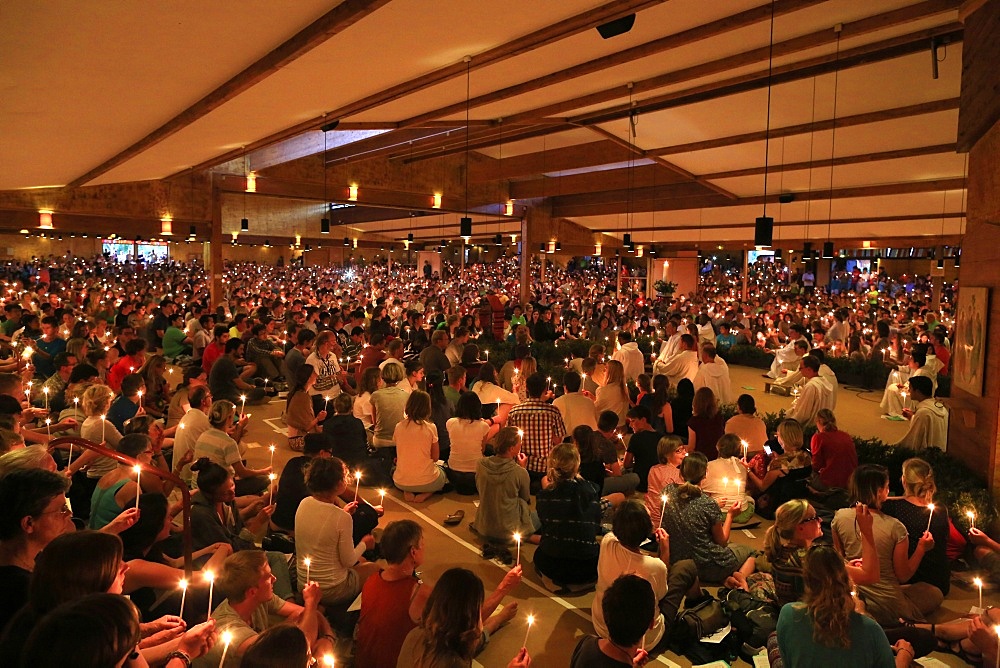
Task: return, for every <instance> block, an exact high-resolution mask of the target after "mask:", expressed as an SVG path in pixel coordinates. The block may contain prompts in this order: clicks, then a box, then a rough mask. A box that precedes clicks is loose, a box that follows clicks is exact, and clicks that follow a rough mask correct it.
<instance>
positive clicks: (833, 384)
mask: <svg viewBox="0 0 1000 668" xmlns="http://www.w3.org/2000/svg"><path fill="white" fill-rule="evenodd" d="M809 354H810V355H813V356H814V357H817V358H819V361H820V362H823V359H824V356H825V354H824V353H823V351H822V350H819V349H814V350H813V351H812V352H811V353H809ZM819 377H820V378H822V379H824V380H825V381H826V382H827V383H829V384H830V389H831V390H832V391H833V408H832V409H831V410H835V409H836V408H837V390H838V389H840V381H838V380H837V374H835V373H834V372H833V369H831V368H830V367H829V366H828V365H827V364H825V363H822V364H820V365H819ZM805 381H806V378H805V376H803V375H802V372H801V371H799V370H798V369H796V370H795V371H791V372H789V373H788V375H787V376H785V377H784V378H778V379H776V380H775V381H774V385H775V387H788V388H792V387H795V386H796V385H801V384H803V383H805Z"/></svg>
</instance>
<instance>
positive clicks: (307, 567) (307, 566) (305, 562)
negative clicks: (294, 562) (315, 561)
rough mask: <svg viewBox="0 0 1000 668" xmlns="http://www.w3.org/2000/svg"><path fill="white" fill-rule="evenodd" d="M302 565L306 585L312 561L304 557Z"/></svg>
mask: <svg viewBox="0 0 1000 668" xmlns="http://www.w3.org/2000/svg"><path fill="white" fill-rule="evenodd" d="M302 563H303V564H305V565H306V584H309V571H310V569H311V568H312V559H310V558H309V557H306V558H305V559H303V560H302Z"/></svg>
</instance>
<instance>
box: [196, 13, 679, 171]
mask: <svg viewBox="0 0 1000 668" xmlns="http://www.w3.org/2000/svg"><path fill="white" fill-rule="evenodd" d="M369 1H372V0H369ZM377 1H378V2H380V3H382V4H384V3H385V2H388V0H377ZM665 1H666V0H611V2H608V3H606V4H604V5H601V6H599V7H595V8H594V9H590V10H588V11H586V12H583V13H581V14H577V15H576V16H572V17H570V18H568V19H565V20H563V21H559V22H557V23H555V24H553V25H550V26H546V27H544V28H542V29H540V30H536V31H535V32H532V33H529V34H527V35H524V36H522V37H518V38H517V39H514V40H511V41H510V42H507V43H505V44H501V45H499V46H497V47H494V48H492V49H489V50H487V51H485V52H483V53H480V54H478V55H473V56H472V61H471V62H470V63H469V64H468V67H467V65H466V63H464V62H457V63H453V64H451V65H447V66H445V67H441V68H438V69H437V70H434V71H432V72H428V73H426V74H422V75H420V76H418V77H415V78H413V79H410V80H409V81H405V82H403V83H401V84H398V85H396V86H392V87H390V88H387V89H385V90H382V91H379V92H378V93H374V94H373V95H369V96H367V97H364V98H362V99H360V100H355V101H354V102H350V103H348V104H345V105H343V106H341V107H339V108H337V109H334V110H331V111H329V112H327V113H324V114H323V115H321V116H317V117H316V118H311V119H309V120H306V121H303V122H301V123H297V124H295V125H293V126H292V127H289V128H286V129H284V130H281V131H279V132H276V133H273V134H271V135H268V136H267V137H264V138H262V139H259V140H257V141H255V142H252V143H251V144H249V145H248V146H247V148H248V149H250V150H257V149H259V148H262V147H264V146H267V145H269V144H274V143H276V142H279V141H282V140H284V139H288V138H289V137H294V136H295V135H299V134H302V133H303V132H309V131H312V130H316V129H318V128H319V127H320V126H322V125H325V124H326V123H328V122H330V121H333V120H335V119H343V118H347V117H349V116H352V115H356V114H360V113H362V112H364V111H368V110H370V109H374V108H376V107H378V106H380V105H383V104H388V103H389V102H392V101H394V100H398V99H400V98H402V97H405V96H407V95H412V94H414V93H417V92H420V91H422V90H425V89H427V88H430V87H431V86H435V85H437V84H440V83H444V82H446V81H450V80H451V79H454V78H456V77H459V76H463V75H465V73H466V71H467V69H468V70H477V69H480V68H482V67H486V66H487V65H493V64H495V63H499V62H502V61H504V60H507V59H508V58H513V57H514V56H518V55H521V54H524V53H528V52H530V51H533V50H534V49H537V48H540V47H543V46H545V45H547V44H552V43H555V42H558V41H559V40H562V39H565V38H566V37H570V36H572V35H576V34H578V33H581V32H585V31H587V30H590V29H591V28H596V27H597V26H599V25H602V24H604V23H607V22H609V21H613V20H615V19H617V18H621V17H623V16H628V15H629V14H633V13H635V12H638V11H640V10H642V9H646V8H648V7H652V6H655V5H658V4H660V3H662V2H665ZM349 2H351V0H346V1H345V2H344V4H348V3H349ZM341 6H343V5H341ZM345 125H347V123H345ZM240 155H241V151H228V152H226V153H223V154H222V155H218V156H215V157H214V158H211V159H209V160H206V161H204V162H202V163H200V164H198V165H194V166H192V167H190V168H189V169H188V170H184V171H195V172H197V171H202V170H205V169H210V168H211V167H214V166H216V165H219V164H222V163H226V162H229V161H230V160H232V159H234V158H237V157H239V156H240ZM182 173H183V172H182Z"/></svg>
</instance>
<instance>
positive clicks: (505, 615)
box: [495, 601, 517, 624]
mask: <svg viewBox="0 0 1000 668" xmlns="http://www.w3.org/2000/svg"><path fill="white" fill-rule="evenodd" d="M516 614H517V601H512V602H511V603H508V604H507V605H505V606H504V608H503V610H501V611H500V612H498V613H496V614H495V616H496V618H497V621H498V622H499V623H500V624H506V623H507V622H509V621H510V620H512V619H514V616H515V615H516Z"/></svg>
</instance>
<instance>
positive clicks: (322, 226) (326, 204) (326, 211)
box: [319, 121, 340, 234]
mask: <svg viewBox="0 0 1000 668" xmlns="http://www.w3.org/2000/svg"><path fill="white" fill-rule="evenodd" d="M338 123H340V121H334V122H333V123H328V124H327V125H324V126H323V127H321V128H320V130H322V131H323V217H322V218H320V219H319V233H320V234H330V218H329V215H330V199H329V198H328V197H327V195H326V133H327V129H328V128H329V129H332V128H331V127H330V126H331V125H332V126H333V127H334V128H335V127H337V124H338Z"/></svg>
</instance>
